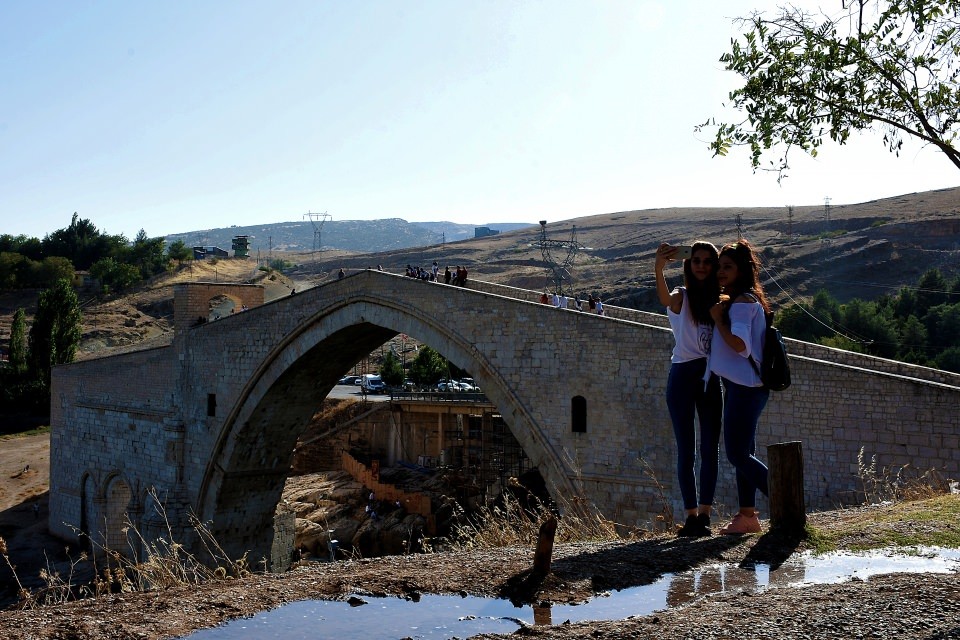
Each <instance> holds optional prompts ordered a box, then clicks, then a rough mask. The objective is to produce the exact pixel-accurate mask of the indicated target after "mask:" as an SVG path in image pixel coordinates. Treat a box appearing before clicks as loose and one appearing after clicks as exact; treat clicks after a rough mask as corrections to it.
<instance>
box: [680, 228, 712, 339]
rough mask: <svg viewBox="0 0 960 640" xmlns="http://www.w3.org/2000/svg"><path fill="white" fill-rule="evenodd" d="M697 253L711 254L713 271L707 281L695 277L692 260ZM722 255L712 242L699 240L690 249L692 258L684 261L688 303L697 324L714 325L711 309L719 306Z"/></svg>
mask: <svg viewBox="0 0 960 640" xmlns="http://www.w3.org/2000/svg"><path fill="white" fill-rule="evenodd" d="M697 251H707V252H709V253H710V261H711V262H712V263H713V271H711V272H710V275H709V276H708V277H707V279H706V280H703V281H700V280H697V279H696V278H695V277H694V275H693V268H692V266H691V265H690V260H691V258H693V256H695V255H696V254H697ZM719 257H720V255H719V254H718V253H717V248H716V247H715V246H713V244H711V243H710V242H704V241H703V240H697V241H696V242H694V243H693V245H692V246H691V248H690V258H687V259H686V260H684V261H683V284H684V286H685V287H686V288H687V302H688V303H689V304H690V315H691V316H692V317H693V320H694V321H695V322H698V323H701V324H709V325H713V318H712V317H711V316H710V307H712V306H713V305H715V304H717V300H718V299H719V297H720V285H719V284H718V283H717V259H718V258H719Z"/></svg>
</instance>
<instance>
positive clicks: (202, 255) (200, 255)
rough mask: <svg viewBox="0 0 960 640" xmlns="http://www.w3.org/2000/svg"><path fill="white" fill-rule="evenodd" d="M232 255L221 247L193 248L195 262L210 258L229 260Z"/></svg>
mask: <svg viewBox="0 0 960 640" xmlns="http://www.w3.org/2000/svg"><path fill="white" fill-rule="evenodd" d="M229 257H230V254H229V253H228V252H226V251H224V250H223V249H221V248H220V247H193V259H194V260H206V259H208V258H229Z"/></svg>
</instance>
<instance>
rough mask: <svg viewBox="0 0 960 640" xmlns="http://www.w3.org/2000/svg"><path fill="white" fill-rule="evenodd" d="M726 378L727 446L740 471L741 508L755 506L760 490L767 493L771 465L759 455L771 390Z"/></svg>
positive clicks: (734, 464) (738, 480)
mask: <svg viewBox="0 0 960 640" xmlns="http://www.w3.org/2000/svg"><path fill="white" fill-rule="evenodd" d="M722 381H723V394H724V395H723V446H724V448H726V450H727V458H728V459H729V460H730V464H732V465H733V467H734V468H735V469H736V470H737V499H738V500H739V501H740V508H741V509H744V508H753V507H755V506H756V502H757V489H759V490H760V491H761V493H763V495H765V496H767V495H770V494H769V489H768V487H767V475H768V474H767V466H766V465H765V464H763V463H762V462H760V459H759V458H757V456H756V455H755V453H756V449H757V424H758V423H759V422H760V414H761V413H763V408H764V407H766V406H767V400H768V399H769V398H770V390H769V389H767V388H765V387H745V386H744V385H742V384H737V383H736V382H731V381H730V380H727V379H726V378H722Z"/></svg>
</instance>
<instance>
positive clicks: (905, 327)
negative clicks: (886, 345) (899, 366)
mask: <svg viewBox="0 0 960 640" xmlns="http://www.w3.org/2000/svg"><path fill="white" fill-rule="evenodd" d="M926 351H927V329H926V327H924V326H923V323H922V322H920V320H919V319H918V318H917V316H914V315H911V316H908V317H907V319H906V320H904V321H903V323H902V326H901V327H900V345H899V350H898V353H899V356H898V357H900V359H902V360H905V361H906V362H915V363H917V364H922V361H926V357H925V355H924V354H926Z"/></svg>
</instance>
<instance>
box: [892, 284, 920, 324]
mask: <svg viewBox="0 0 960 640" xmlns="http://www.w3.org/2000/svg"><path fill="white" fill-rule="evenodd" d="M893 312H894V313H895V314H896V315H897V317H898V318H907V317H909V316H912V315H915V316H917V317H920V316H922V315H923V314H922V313H921V314H919V315H918V314H917V294H916V293H915V292H914V290H913V289H912V288H908V287H902V288H901V289H900V293H899V294H898V295H897V298H896V300H895V301H894V303H893Z"/></svg>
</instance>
